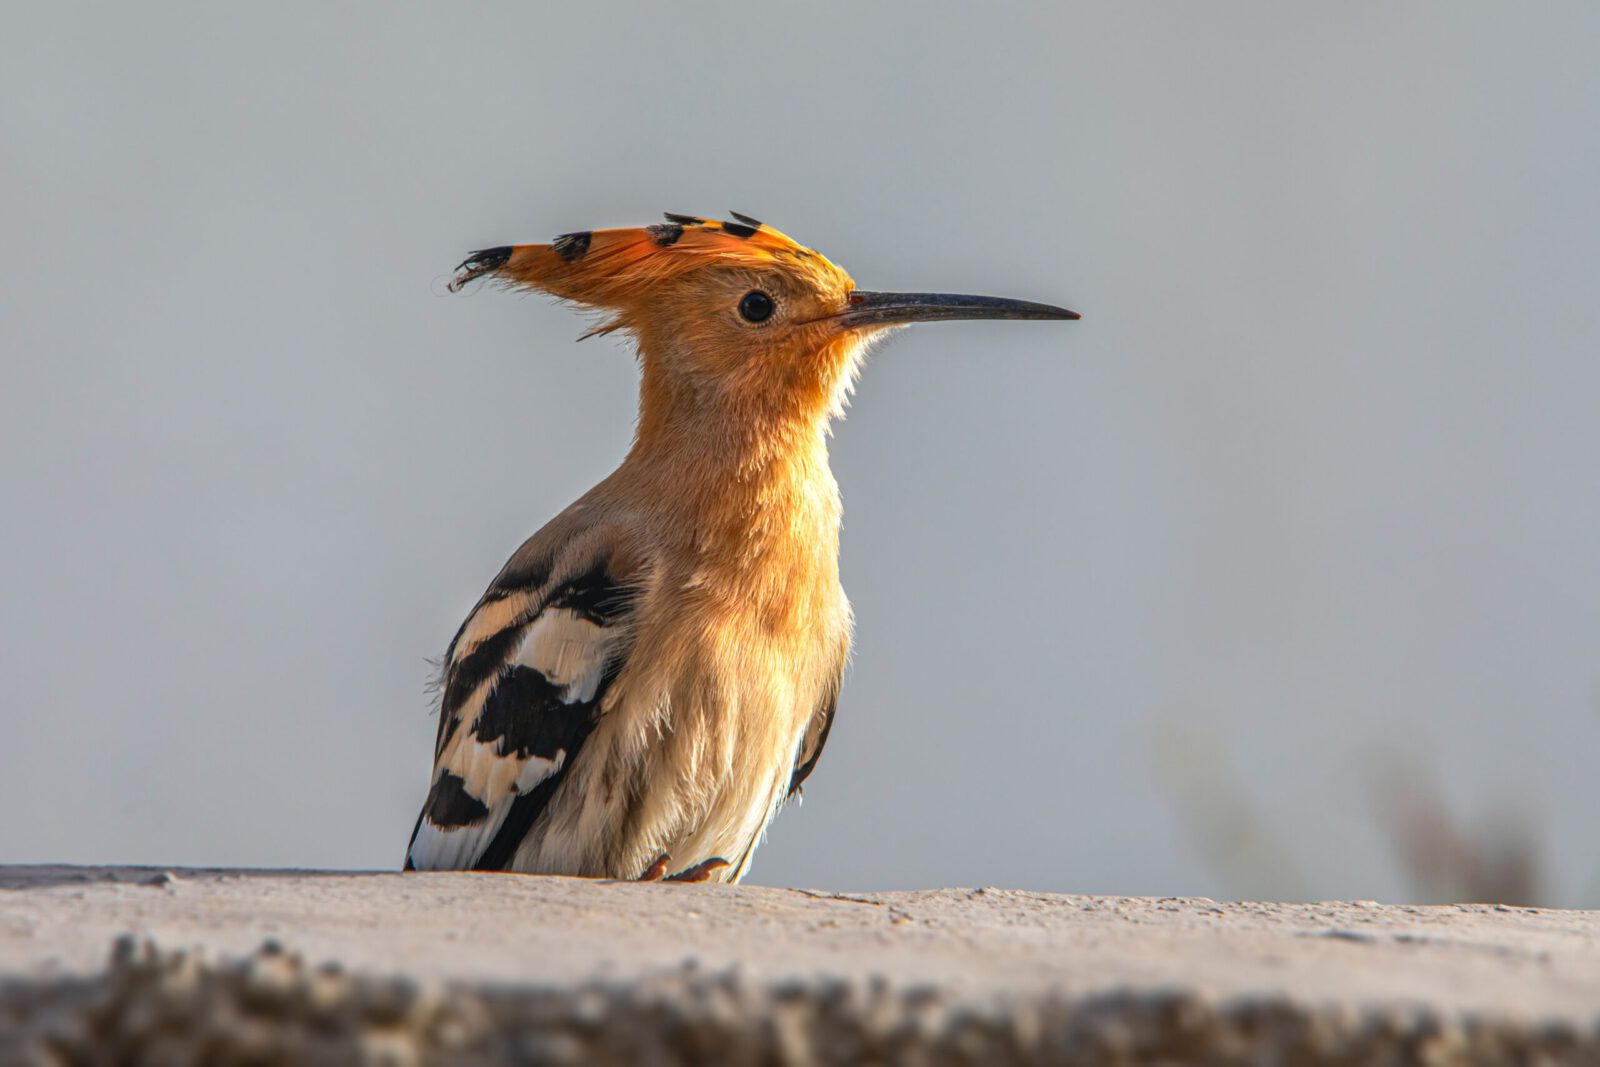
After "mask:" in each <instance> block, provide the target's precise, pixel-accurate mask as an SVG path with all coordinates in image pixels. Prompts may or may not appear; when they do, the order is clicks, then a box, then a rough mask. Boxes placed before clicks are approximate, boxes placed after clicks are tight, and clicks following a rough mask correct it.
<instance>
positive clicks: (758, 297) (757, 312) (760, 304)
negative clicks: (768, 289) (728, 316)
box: [739, 289, 773, 322]
mask: <svg viewBox="0 0 1600 1067" xmlns="http://www.w3.org/2000/svg"><path fill="white" fill-rule="evenodd" d="M772 311H773V305H772V297H770V296H768V295H767V294H766V293H763V292H762V291H761V290H760V289H752V290H750V291H749V292H748V293H746V294H744V296H742V297H740V298H739V315H740V317H742V318H743V319H744V321H746V322H766V321H767V320H768V319H770V318H772Z"/></svg>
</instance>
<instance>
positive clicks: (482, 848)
mask: <svg viewBox="0 0 1600 1067" xmlns="http://www.w3.org/2000/svg"><path fill="white" fill-rule="evenodd" d="M504 580H505V579H504V578H502V579H501V580H500V581H497V582H496V584H495V586H493V587H491V589H490V590H489V592H488V593H487V594H485V595H484V598H483V599H482V600H481V601H479V603H478V606H477V607H476V608H475V609H474V610H473V612H472V614H471V616H469V617H468V619H467V621H466V623H465V624H464V625H463V626H462V627H461V631H460V632H459V633H458V634H457V635H456V639H455V640H454V641H453V642H451V645H450V650H449V652H448V653H447V655H446V662H445V684H444V697H443V701H442V703H441V705H440V712H439V715H440V719H439V738H438V744H437V746H436V750H435V756H434V769H433V784H432V787H431V788H430V789H429V791H428V797H427V800H426V801H425V802H424V803H423V806H422V813H421V814H420V815H419V816H418V817H417V825H416V828H415V829H414V830H413V831H412V834H411V844H410V848H409V850H408V851H407V854H406V867H407V868H408V869H409V868H415V869H418V870H504V869H506V868H507V866H508V865H509V864H510V862H511V860H512V857H513V856H515V854H516V851H517V847H518V846H519V845H520V844H521V843H522V840H523V838H524V837H525V836H526V835H527V833H528V831H529V829H530V828H531V827H532V826H533V824H534V821H535V820H536V819H537V818H538V816H539V814H540V813H541V812H542V811H543V810H544V809H545V807H546V806H547V805H548V804H549V802H550V798H551V797H552V796H553V795H554V793H555V791H556V789H557V788H558V787H559V786H560V784H561V781H562V778H563V776H564V775H565V773H566V771H567V769H568V768H569V767H570V766H571V765H572V761H573V760H574V759H575V758H576V757H577V755H578V751H579V749H580V748H582V746H583V742H584V739H585V738H587V737H588V736H589V732H590V731H591V730H592V729H593V728H594V725H595V722H596V721H597V719H598V718H599V715H600V708H601V701H602V699H603V698H604V697H605V693H606V689H607V688H608V687H609V685H610V683H611V680H612V679H613V678H614V677H615V675H616V672H617V669H618V666H619V665H620V663H621V660H622V658H623V656H624V655H625V654H626V651H627V649H626V646H627V634H628V631H629V626H628V622H629V616H630V614H631V607H632V603H631V602H632V598H631V595H630V593H629V591H628V589H627V588H625V587H624V586H623V585H622V584H621V583H619V582H618V581H616V580H615V579H614V578H612V577H611V576H610V575H609V574H608V573H607V570H606V567H605V564H604V562H601V563H599V564H596V565H594V566H592V567H590V568H589V569H587V570H585V571H584V572H583V573H578V574H575V575H573V576H571V577H568V578H565V579H560V580H545V581H542V582H528V583H522V584H518V585H512V586H510V587H505V586H502V584H501V582H503V581H504Z"/></svg>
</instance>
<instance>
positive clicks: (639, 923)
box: [0, 867, 1600, 1064]
mask: <svg viewBox="0 0 1600 1067" xmlns="http://www.w3.org/2000/svg"><path fill="white" fill-rule="evenodd" d="M264 942H266V943H265V944H263V943H264ZM113 944H115V945H116V946H117V947H116V948H115V950H114V951H112V950H111V946H112V945H113ZM108 959H109V962H108ZM108 1058H110V1059H113V1060H116V1061H118V1062H127V1061H132V1062H141V1061H159V1062H164V1063H219V1064H228V1063H246V1062H250V1063H258V1062H264V1061H270V1060H273V1059H275V1058H276V1059H285V1058H287V1059H288V1060H289V1061H291V1062H329V1063H345V1062H352V1061H353V1060H364V1061H368V1062H386V1063H412V1062H451V1063H456V1062H482V1063H619V1064H620V1063H629V1064H632V1063H663V1064H666V1063H705V1064H715V1063H762V1062H770V1063H793V1064H805V1063H832V1062H910V1063H945V1062H950V1063H976V1062H982V1063H1086V1064H1087V1063H1097V1064H1098V1063H1128V1064H1133V1063H1156V1062H1169V1063H1170V1062H1184V1063H1239V1064H1244V1063H1261V1062H1287V1063H1305V1064H1316V1063H1371V1062H1383V1063H1429V1064H1434V1063H1522V1062H1541V1063H1600V915H1597V914H1595V913H1588V912H1570V911H1540V910H1534V909H1505V908H1495V907H1487V906H1475V905H1464V906H1453V907H1440V908H1412V907H1384V906H1379V905H1375V904H1317V905H1279V904H1218V903H1214V902H1212V901H1208V900H1199V899H1184V900H1136V899H1125V898H1092V897H1072V896H1057V895H1049V894H1039V893H1026V892H1019V891H1010V890H993V889H978V890H937V891H931V892H915V893H883V894H838V893H829V892H822V891H816V890H783V889H764V888H756V887H740V888H731V887H720V886H683V885H660V884H652V885H633V884H618V883H603V882H586V881H580V880H573V879H560V878H525V877H517V876H505V875H475V874H449V875H400V874H325V873H309V872H250V871H185V870H177V871H161V870H154V869H139V868H58V867H57V868H44V867H36V868H0V1063H12V1062H40V1063H77V1062H89V1061H91V1060H93V1061H100V1062H104V1061H106V1060H107V1059H108Z"/></svg>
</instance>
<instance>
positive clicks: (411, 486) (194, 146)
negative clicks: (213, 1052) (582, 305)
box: [0, 2, 1600, 903]
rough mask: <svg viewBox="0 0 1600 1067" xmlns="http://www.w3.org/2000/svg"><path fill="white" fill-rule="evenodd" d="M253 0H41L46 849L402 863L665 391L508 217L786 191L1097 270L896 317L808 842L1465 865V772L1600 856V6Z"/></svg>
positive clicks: (31, 301)
mask: <svg viewBox="0 0 1600 1067" xmlns="http://www.w3.org/2000/svg"><path fill="white" fill-rule="evenodd" d="M226 6H230V5H204V4H196V5H194V6H192V7H176V6H161V5H158V6H157V7H156V8H154V9H150V10H146V9H144V8H136V7H128V6H125V5H103V6H92V7H72V6H67V5H54V4H28V5H22V4H11V5H8V8H7V12H6V24H7V32H6V34H5V39H4V43H3V44H0V160H3V171H0V178H3V188H0V227H3V230H0V242H3V243H0V488H3V491H4V500H5V504H4V512H3V519H0V694H3V696H0V701H3V703H0V713H3V730H0V735H3V737H0V812H4V813H5V814H4V816H3V818H0V861H4V862H19V861H45V860H52V861H95V862H114V861H115V862H121V861H137V862H148V863H163V864H177V863H194V864H198V863H218V864H249V865H308V866H335V867H364V866H373V867H384V866H393V865H395V864H397V863H398V862H399V860H400V858H401V855H402V851H403V847H404V843H405V838H406V835H407V833H408V831H409V830H410V828H411V823H412V819H413V817H414V816H415V813H416V808H417V805H418V803H419V802H420V800H421V798H422V794H423V791H424V786H425V784H426V778H427V774H428V763H429V758H428V757H429V751H430V746H431V743H432V737H433V730H434V723H433V720H432V719H431V717H430V698H429V696H428V695H427V693H426V692H425V688H424V687H425V684H426V682H427V681H428V678H429V675H430V668H429V666H428V664H427V663H426V658H427V657H429V656H435V655H437V654H438V653H439V652H440V651H441V650H442V648H443V646H444V644H445V642H446V641H447V640H448V639H449V636H450V634H451V633H452V632H453V631H454V629H455V627H456V626H457V624H458V623H459V622H460V620H461V618H462V616H463V615H464V613H465V612H466V610H467V609H468V608H469V607H470V606H471V604H472V602H473V601H474V600H475V599H476V597H477V595H478V593H479V592H481V590H482V588H483V586H484V585H485V584H486V583H487V581H488V579H489V578H490V577H491V576H492V575H493V574H494V572H495V571H496V570H497V569H498V567H499V566H500V563H501V562H502V560H503V559H504V557H505V556H506V555H507V554H508V553H509V552H510V551H511V550H512V549H513V548H514V547H515V546H516V545H517V544H518V543H519V542H520V541H521V539H522V538H523V537H524V536H525V535H526V534H528V533H529V532H531V531H532V530H534V529H535V528H536V527H537V526H539V525H540V524H541V523H542V522H543V521H544V520H545V519H547V518H548V517H550V516H551V515H552V514H554V513H555V512H556V511H558V510H559V509H560V508H561V507H562V506H563V505H565V504H566V502H567V501H569V500H570V499H571V498H572V497H574V496H575V495H577V494H578V493H580V492H581V491H582V490H583V489H584V488H586V487H587V486H588V485H590V484H591V483H592V482H593V481H595V480H596V479H598V478H600V477H601V476H603V475H604V474H605V473H606V471H607V470H609V469H610V467H611V466H612V465H613V464H615V463H616V461H617V460H618V459H619V458H620V457H621V455H622V453H623V451H624V449H625V448H626V446H627V443H628V439H629V434H630V429H631V422H632V417H633V401H634V395H633V394H634V381H635V370H634V365H633V360H632V358H631V356H630V354H629V353H628V352H627V351H626V349H625V348H623V347H622V346H621V345H619V344H618V343H617V342H616V341H590V342H587V343H585V344H584V345H582V346H577V347H574V346H573V344H572V343H571V342H572V339H573V338H574V337H575V336H576V335H577V334H578V333H579V332H580V330H581V329H582V326H583V324H582V323H581V322H580V320H578V319H577V318H575V317H573V316H572V315H571V314H570V313H568V312H567V311H564V310H562V309H560V308H557V307H553V306H550V305H549V304H548V303H546V302H544V301H541V300H539V299H537V298H519V297H516V296H511V295H508V294H504V293H498V292H495V291H493V290H486V289H485V290H478V291H475V292H472V293H469V294H466V295H463V296H450V295H448V294H446V293H445V292H444V288H443V286H444V281H445V280H446V278H447V277H448V272H449V270H450V268H451V267H452V266H453V265H454V264H455V263H456V262H457V261H458V260H459V259H460V258H461V256H462V254H463V253H464V252H465V251H467V250H469V249H473V248H477V247H481V246H484V245H492V244H500V243H505V242H508V241H517V240H523V241H526V240H544V239H547V238H548V237H549V236H550V235H552V234H554V233H556V232H559V231H562V230H569V229H582V228H588V227H596V226H607V225H636V224H642V223H646V222H650V221H652V220H653V219H654V218H655V217H656V214H657V213H658V212H660V211H662V210H672V211H687V212H696V213H702V214H721V213H723V212H725V211H726V210H727V209H729V208H733V209H738V210H741V211H745V212H748V213H752V214H755V215H756V216H758V217H760V218H763V219H766V220H767V221H769V222H771V223H773V224H775V225H777V226H778V227H779V228H781V229H784V230H786V231H788V232H789V233H791V234H792V235H794V236H795V237H797V238H798V239H799V240H801V241H803V242H805V243H808V244H812V245H815V246H816V247H817V248H819V249H821V250H822V251H824V252H825V253H826V254H828V255H829V256H830V257H832V258H833V259H835V260H836V261H837V262H839V263H841V264H842V265H844V266H845V267H846V268H847V269H849V270H850V271H851V272H852V273H853V274H854V276H855V277H856V279H857V280H858V282H860V283H861V284H862V285H863V286H865V287H869V288H905V289H948V290H955V291H977V292H993V293H1001V294H1007V295H1015V296H1021V297H1029V298H1034V299H1044V300H1052V301H1058V302H1061V303H1064V304H1067V305H1068V306H1070V307H1074V308H1077V309H1079V310H1081V311H1082V312H1084V314H1085V318H1084V320H1083V321H1082V322H1080V323H1074V324H1035V323H1018V324H957V325H948V326H928V327H921V328H917V329H914V330H911V331H906V332H904V333H902V334H901V335H899V336H898V337H897V338H896V339H894V340H893V341H892V342H891V343H889V344H887V345H885V346H883V347H881V348H880V349H879V350H878V351H877V352H876V353H875V355H874V358H873V360H872V362H871V364H870V365H869V366H868V368H867V370H866V374H865V376H864V378H863V380H862V383H861V386H860V388H859V390H858V392H857V395H856V398H855V402H854V404H853V407H852V409H851V412H850V417H849V420H848V421H847V422H845V423H844V424H842V425H841V426H840V427H838V429H837V432H836V435H835V438H834V446H833V456H834V466H835V470H836V472H837V475H838V478H839V481H840V483H841V485H842V487H843V491H844V497H845V504H846V509H845V516H846V517H845V529H844V564H843V565H844V572H845V580H846V587H847V589H848V590H849V592H850V593H851V596H852V599H853V601H854V603H855V606H856V611H857V616H858V642H857V654H856V660H855V665H854V667H853V669H852V672H851V674H850V676H849V679H848V682H847V684H846V689H845V694H844V700H843V703H842V707H841V718H840V720H839V725H838V728H837V729H836V731H835V732H834V735H833V739H832V742H831V744H830V747H829V750H828V753H827V757H826V758H825V759H824V761H823V763H822V765H821V767H820V769H819V771H818V773H817V774H816V776H815V777H814V778H813V780H812V783H811V787H810V788H809V791H808V796H807V798H806V801H805V804H804V806H803V807H802V808H800V809H798V810H794V809H791V810H790V811H788V812H786V813H785V814H784V815H783V816H782V817H781V818H780V819H779V821H778V822H777V824H776V825H775V828H774V831H773V833H772V835H771V837H770V840H769V841H768V843H767V845H766V846H765V848H764V849H763V851H762V853H761V854H760V856H759V858H758V860H757V863H756V866H755V873H754V880H756V881H759V882H769V883H789V884H795V883H798V884H809V885H827V886H834V887H839V888H880V887H908V886H928V885H942V884H968V885H972V884H1000V885H1009V886H1023V887H1034V888H1040V889H1057V890H1075V891H1084V892H1115V893H1146V894H1177V893H1204V894H1210V895H1225V894H1260V895H1268V896H1270V895H1279V896H1305V895H1310V896H1319V897H1332V896H1353V897H1382V898H1395V897H1405V896H1408V895H1414V894H1417V893H1421V892H1424V890H1423V889H1420V888H1419V887H1418V883H1417V882H1416V881H1415V880H1414V879H1413V880H1411V881H1408V880H1407V879H1406V877H1405V875H1404V871H1405V865H1404V864H1403V863H1401V862H1398V861H1397V859H1396V855H1395V854H1394V850H1393V846H1394V840H1393V832H1394V826H1395V822H1394V820H1393V819H1391V818H1389V817H1388V816H1392V815H1393V814H1394V808H1393V805H1392V804H1390V806H1389V807H1388V808H1386V807H1385V802H1384V801H1383V800H1382V796H1383V795H1384V788H1380V786H1382V783H1383V782H1384V781H1387V782H1388V783H1389V786H1390V787H1393V786H1394V784H1395V783H1396V782H1401V783H1411V784H1412V785H1413V786H1416V787H1417V788H1419V789H1420V788H1422V786H1421V785H1418V783H1427V782H1436V783H1437V784H1438V789H1439V791H1440V793H1439V798H1438V800H1437V801H1436V802H1435V803H1436V806H1437V807H1438V808H1439V810H1440V811H1445V810H1448V811H1449V812H1451V813H1452V814H1451V816H1450V817H1451V818H1453V819H1456V820H1457V821H1458V822H1459V824H1460V825H1461V827H1462V828H1463V829H1462V830H1461V832H1462V833H1463V834H1465V835H1468V836H1472V835H1478V837H1480V838H1484V835H1489V836H1492V835H1493V834H1494V833H1496V832H1500V833H1503V834H1507V835H1510V836H1511V837H1517V838H1520V839H1522V840H1523V841H1525V842H1536V843H1537V848H1538V850H1539V852H1540V859H1539V862H1541V863H1543V864H1544V867H1543V869H1542V874H1541V875H1540V877H1541V878H1542V888H1541V889H1540V890H1539V894H1540V896H1541V898H1542V899H1544V900H1545V902H1547V903H1570V902H1574V901H1578V900H1585V899H1587V900H1590V901H1591V902H1600V901H1597V900H1596V897H1597V896H1600V894H1596V893H1595V887H1594V885H1593V884H1592V883H1591V882H1590V879H1591V877H1592V876H1593V874H1594V872H1595V869H1596V865H1597V861H1600V843H1597V842H1596V840H1595V835H1594V833H1593V826H1594V818H1595V813H1594V806H1595V801H1596V798H1597V796H1600V789H1597V787H1596V785H1595V782H1594V773H1595V771H1594V768H1595V753H1596V751H1597V745H1600V715H1597V694H1600V419H1597V417H1596V416H1597V407H1600V358H1597V356H1600V344H1597V342H1600V314H1597V311H1596V307H1597V303H1600V302H1597V299H1596V289H1597V282H1600V270H1597V247H1600V246H1597V239H1600V144H1597V141H1600V134H1597V131H1600V74H1597V69H1600V64H1597V63H1596V56H1597V55H1600V8H1596V7H1595V6H1593V5H1589V4H1581V3H1571V4H1557V3H1550V4H1540V5H1535V6H1532V7H1529V6H1524V5H1492V4H1451V5H1431V6H1429V5H1414V4H1396V3H1341V4H1337V5H1319V6H1313V5H1293V4H1280V3H1265V2H1263V3H1250V4H1207V5H1203V6H1202V5H1180V4H1167V5H1156V4H1119V5H1111V4H1104V5H1100V4H1093V5H1090V4H1070V5H1069V4H1050V5H1037V6H1006V5H984V6H983V8H982V10H979V9H978V7H977V6H976V5H974V6H966V5H962V6H943V5H932V4H919V5H906V6H904V7H902V8H900V9H898V10H892V9H889V8H887V7H878V6H869V5H858V4H849V5H844V4H841V5H827V4H820V5H819V4H812V5H807V6H805V7H804V8H798V7H795V6H793V5H772V6H770V7H768V6H757V5H729V6H721V7H719V6H709V5H689V6H686V5H646V4H640V5H637V6H631V5H629V6H616V7H610V6H604V5H561V6H560V7H553V6H541V5H503V6H498V7H472V8H468V7H465V6H462V5H436V6H434V7H431V8H424V9H421V10H417V9H409V10H404V11H402V10H401V9H399V8H398V7H396V8H390V7H386V6H372V7H366V8H362V7H357V6H343V5H340V6H333V5H329V6H324V5H309V6H303V7H300V8H298V9H288V8H283V7H281V6H277V5H273V6H271V9H270V10H267V9H263V8H261V7H260V6H259V5H258V6H257V8H256V9H253V10H250V11H241V10H223V7H226ZM1375 767H1378V768H1380V770H1379V771H1378V772H1376V775H1375V772H1374V768H1375ZM1382 767H1387V768H1388V770H1386V771H1385V770H1382V769H1381V768H1382ZM1375 781H1376V782H1378V785H1377V786H1375V785H1374V783H1375ZM1393 791H1394V790H1393V788H1389V792H1390V793H1391V794H1392V793H1393ZM1375 798H1376V799H1375ZM1391 800H1392V797H1391ZM1497 827H1498V830H1497V829H1496V828H1497ZM1484 839H1487V838H1484Z"/></svg>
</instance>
